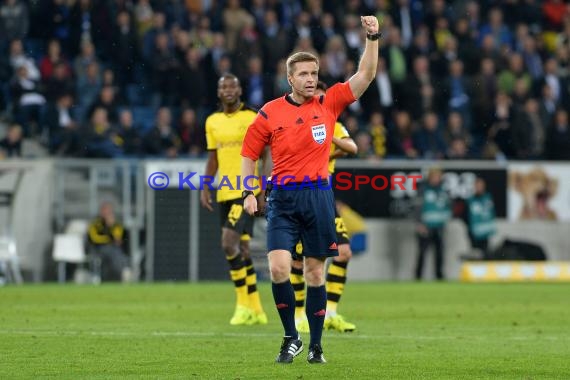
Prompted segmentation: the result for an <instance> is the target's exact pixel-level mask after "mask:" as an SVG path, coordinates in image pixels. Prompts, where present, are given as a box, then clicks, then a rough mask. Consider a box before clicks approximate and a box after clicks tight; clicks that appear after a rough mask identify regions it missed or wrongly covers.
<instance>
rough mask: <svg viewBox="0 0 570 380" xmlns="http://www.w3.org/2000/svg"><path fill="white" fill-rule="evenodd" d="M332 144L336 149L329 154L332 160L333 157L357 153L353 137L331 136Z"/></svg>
mask: <svg viewBox="0 0 570 380" xmlns="http://www.w3.org/2000/svg"><path fill="white" fill-rule="evenodd" d="M332 142H333V144H334V145H335V146H336V148H337V149H336V150H335V151H334V153H333V154H331V156H330V159H331V160H333V159H335V158H340V157H344V156H346V155H348V154H356V153H358V147H357V146H356V143H355V142H354V140H353V139H351V138H350V137H344V138H339V137H333V138H332Z"/></svg>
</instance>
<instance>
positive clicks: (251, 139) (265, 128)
mask: <svg viewBox="0 0 570 380" xmlns="http://www.w3.org/2000/svg"><path fill="white" fill-rule="evenodd" d="M267 120H268V116H267V114H266V113H265V112H264V111H263V109H262V110H260V111H259V113H258V114H257V116H256V117H255V120H254V121H253V123H252V124H251V125H250V126H249V128H248V129H247V132H246V134H245V137H244V139H243V144H242V147H241V155H242V161H241V178H242V179H243V181H244V186H243V189H244V193H245V192H246V191H252V190H253V189H254V186H256V185H255V166H256V164H257V161H258V160H259V158H260V157H261V156H262V155H263V154H264V153H265V154H267V151H266V146H267V145H268V144H269V139H270V138H271V134H272V130H271V128H270V126H269V124H268V122H267ZM245 194H246V197H245V198H244V199H243V208H244V210H245V212H247V213H248V214H249V215H254V214H255V212H257V199H256V198H255V196H253V192H252V193H251V194H247V193H245Z"/></svg>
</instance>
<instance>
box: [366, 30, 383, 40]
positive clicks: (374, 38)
mask: <svg viewBox="0 0 570 380" xmlns="http://www.w3.org/2000/svg"><path fill="white" fill-rule="evenodd" d="M380 37H382V33H381V32H378V33H374V34H369V33H367V34H366V38H367V39H369V40H370V41H376V40H377V39H379V38H380Z"/></svg>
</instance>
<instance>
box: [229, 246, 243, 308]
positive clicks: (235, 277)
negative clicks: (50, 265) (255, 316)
mask: <svg viewBox="0 0 570 380" xmlns="http://www.w3.org/2000/svg"><path fill="white" fill-rule="evenodd" d="M226 260H228V263H229V264H230V277H231V278H232V281H233V282H234V285H235V289H236V297H237V304H238V306H244V307H249V298H248V296H247V284H246V269H245V265H244V263H243V259H242V257H241V255H236V256H234V257H228V256H226Z"/></svg>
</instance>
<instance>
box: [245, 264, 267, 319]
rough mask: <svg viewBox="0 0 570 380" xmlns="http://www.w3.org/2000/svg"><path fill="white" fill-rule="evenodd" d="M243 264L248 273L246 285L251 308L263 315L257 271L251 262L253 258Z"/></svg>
mask: <svg viewBox="0 0 570 380" xmlns="http://www.w3.org/2000/svg"><path fill="white" fill-rule="evenodd" d="M243 263H244V265H245V270H246V271H247V277H246V279H245V283H246V284H247V296H248V298H249V307H250V308H251V309H252V310H253V311H255V312H256V313H257V314H260V313H263V307H262V306H261V299H260V298H259V292H258V291H257V275H256V274H255V269H254V268H253V261H251V258H248V259H244V260H243Z"/></svg>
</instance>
